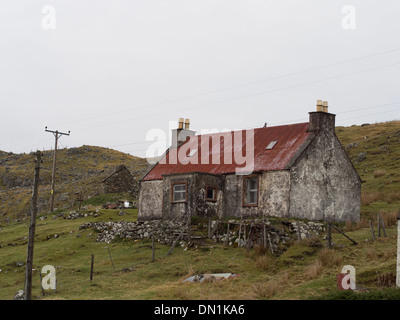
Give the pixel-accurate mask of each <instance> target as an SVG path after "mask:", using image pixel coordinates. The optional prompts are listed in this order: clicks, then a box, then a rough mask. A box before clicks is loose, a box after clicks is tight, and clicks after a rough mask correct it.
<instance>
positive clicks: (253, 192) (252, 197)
mask: <svg viewBox="0 0 400 320" xmlns="http://www.w3.org/2000/svg"><path fill="white" fill-rule="evenodd" d="M257 204H258V177H257V176H252V177H245V178H244V180H243V205H244V206H257Z"/></svg>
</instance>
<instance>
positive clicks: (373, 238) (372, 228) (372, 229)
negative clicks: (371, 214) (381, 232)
mask: <svg viewBox="0 0 400 320" xmlns="http://www.w3.org/2000/svg"><path fill="white" fill-rule="evenodd" d="M369 227H370V228H371V233H372V240H374V241H375V231H374V225H373V223H372V221H371V220H369Z"/></svg>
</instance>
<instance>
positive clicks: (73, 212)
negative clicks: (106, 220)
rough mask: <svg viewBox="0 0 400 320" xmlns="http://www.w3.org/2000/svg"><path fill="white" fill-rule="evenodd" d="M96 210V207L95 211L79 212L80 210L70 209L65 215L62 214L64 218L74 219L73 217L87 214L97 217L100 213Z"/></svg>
mask: <svg viewBox="0 0 400 320" xmlns="http://www.w3.org/2000/svg"><path fill="white" fill-rule="evenodd" d="M98 212H99V210H98V209H96V211H95V212H90V213H81V212H76V211H71V212H70V213H69V214H68V215H66V216H65V215H64V219H68V220H75V219H78V218H84V217H87V216H93V217H98V216H99V215H100V214H99V213H98Z"/></svg>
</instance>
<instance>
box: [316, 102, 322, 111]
mask: <svg viewBox="0 0 400 320" xmlns="http://www.w3.org/2000/svg"><path fill="white" fill-rule="evenodd" d="M321 111H323V107H322V100H317V112H321Z"/></svg>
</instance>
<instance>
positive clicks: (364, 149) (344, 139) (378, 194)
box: [336, 121, 400, 218]
mask: <svg viewBox="0 0 400 320" xmlns="http://www.w3.org/2000/svg"><path fill="white" fill-rule="evenodd" d="M336 133H337V136H338V138H339V140H340V142H341V143H342V145H343V146H344V147H345V148H346V151H347V153H348V155H349V157H350V159H351V161H352V163H353V164H354V167H355V168H356V169H357V172H358V174H359V175H360V177H361V179H362V180H363V183H362V189H361V190H362V203H361V204H362V216H363V217H364V218H369V217H371V215H373V214H375V213H377V212H379V211H384V212H393V211H396V212H397V211H398V210H400V121H390V122H384V123H376V124H369V125H363V126H352V127H337V128H336Z"/></svg>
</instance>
